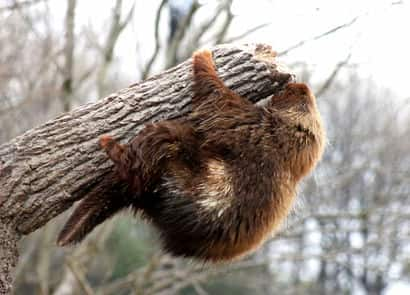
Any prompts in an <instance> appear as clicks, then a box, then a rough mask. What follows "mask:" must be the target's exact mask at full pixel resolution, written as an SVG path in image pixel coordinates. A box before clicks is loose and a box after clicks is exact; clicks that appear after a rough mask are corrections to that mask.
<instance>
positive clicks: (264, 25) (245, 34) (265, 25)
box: [225, 22, 271, 43]
mask: <svg viewBox="0 0 410 295" xmlns="http://www.w3.org/2000/svg"><path fill="white" fill-rule="evenodd" d="M269 25H271V23H270V22H269V23H264V24H260V25H258V26H255V27H253V28H252V29H249V30H247V31H246V32H244V33H242V34H240V35H238V36H234V37H231V38H228V39H225V43H232V42H235V41H238V40H240V39H242V38H244V37H246V36H248V35H249V34H252V33H254V32H256V31H258V30H260V29H263V28H264V27H267V26H269Z"/></svg>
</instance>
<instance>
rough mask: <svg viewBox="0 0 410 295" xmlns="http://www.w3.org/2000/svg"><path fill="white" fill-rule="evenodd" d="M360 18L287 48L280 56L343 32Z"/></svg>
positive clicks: (357, 17)
mask: <svg viewBox="0 0 410 295" xmlns="http://www.w3.org/2000/svg"><path fill="white" fill-rule="evenodd" d="M359 17H360V16H356V17H354V18H353V19H352V20H350V21H349V22H347V23H344V24H341V25H339V26H336V27H334V28H332V29H330V30H328V31H326V32H324V33H321V34H319V35H317V36H315V37H313V38H310V39H305V40H302V41H299V42H298V43H296V44H295V45H292V46H290V47H289V48H287V49H285V50H283V51H281V52H279V54H278V56H281V55H285V54H288V53H289V52H291V51H292V50H294V49H297V48H299V47H301V46H303V45H305V44H306V43H308V42H311V41H317V40H320V39H322V38H324V37H326V36H329V35H331V34H333V33H335V32H337V31H339V30H341V29H344V28H347V27H350V26H351V25H353V24H354V23H355V22H356V21H357V20H358V19H359Z"/></svg>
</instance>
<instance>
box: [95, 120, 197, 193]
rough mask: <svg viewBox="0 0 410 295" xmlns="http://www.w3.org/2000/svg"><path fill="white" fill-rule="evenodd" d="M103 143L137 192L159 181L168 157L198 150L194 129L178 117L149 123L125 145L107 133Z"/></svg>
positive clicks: (121, 172) (184, 154) (186, 155)
mask: <svg viewBox="0 0 410 295" xmlns="http://www.w3.org/2000/svg"><path fill="white" fill-rule="evenodd" d="M100 143H101V146H102V147H103V148H104V150H105V151H106V152H107V154H108V156H109V157H110V158H111V159H112V161H113V162H114V163H115V165H116V167H117V170H118V172H119V174H120V176H121V177H122V178H123V179H124V180H126V181H127V182H128V183H129V184H130V186H131V189H132V190H133V191H134V192H135V193H136V194H137V195H138V194H142V193H144V191H146V190H147V189H149V187H150V186H151V185H152V184H155V183H156V182H157V181H158V178H159V177H160V176H161V174H162V171H163V169H164V167H165V164H166V161H167V160H170V159H173V158H175V157H180V156H182V157H189V156H190V155H193V154H195V153H196V151H197V140H196V138H195V133H194V130H193V129H192V128H191V127H190V126H189V125H187V124H183V123H181V122H179V121H163V122H159V123H152V124H149V125H147V126H146V127H145V128H144V129H143V130H141V132H140V133H139V134H138V135H137V136H136V137H135V138H134V139H133V140H132V141H131V142H130V143H129V144H126V145H124V146H122V145H120V144H118V143H116V142H115V141H114V140H113V139H110V138H106V137H103V138H102V139H101V141H100Z"/></svg>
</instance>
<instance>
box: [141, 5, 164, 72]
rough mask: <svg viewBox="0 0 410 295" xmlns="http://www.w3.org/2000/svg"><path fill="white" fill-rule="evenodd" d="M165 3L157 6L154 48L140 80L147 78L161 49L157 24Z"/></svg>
mask: <svg viewBox="0 0 410 295" xmlns="http://www.w3.org/2000/svg"><path fill="white" fill-rule="evenodd" d="M167 3H168V0H162V1H161V4H160V5H159V8H158V9H157V14H156V17H155V33H154V34H155V35H154V37H155V48H154V52H153V53H152V56H151V58H150V59H149V61H148V63H147V65H146V66H145V67H144V70H143V72H142V79H145V78H147V77H148V75H149V74H150V72H151V68H152V65H153V64H154V62H155V60H156V58H157V56H158V53H159V50H160V48H161V44H160V40H159V22H160V20H161V14H162V11H163V9H164V7H165V5H166V4H167Z"/></svg>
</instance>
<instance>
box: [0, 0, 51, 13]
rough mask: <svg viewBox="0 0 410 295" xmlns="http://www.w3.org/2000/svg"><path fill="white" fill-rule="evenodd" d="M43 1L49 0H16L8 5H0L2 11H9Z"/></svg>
mask: <svg viewBox="0 0 410 295" xmlns="http://www.w3.org/2000/svg"><path fill="white" fill-rule="evenodd" d="M42 1H47V0H26V1H17V0H15V1H14V2H13V3H12V4H9V5H6V6H1V7H0V12H3V11H9V10H16V9H20V8H23V7H29V6H32V5H34V4H37V3H39V2H42Z"/></svg>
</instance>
